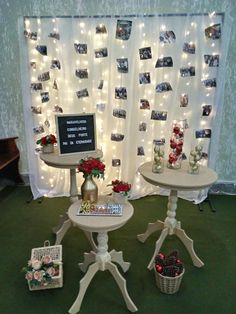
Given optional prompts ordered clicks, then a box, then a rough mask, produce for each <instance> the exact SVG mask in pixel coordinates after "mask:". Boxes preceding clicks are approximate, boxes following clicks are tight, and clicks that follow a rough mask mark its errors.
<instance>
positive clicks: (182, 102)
mask: <svg viewBox="0 0 236 314" xmlns="http://www.w3.org/2000/svg"><path fill="white" fill-rule="evenodd" d="M179 99H180V107H187V106H188V94H181V95H180V97H179Z"/></svg>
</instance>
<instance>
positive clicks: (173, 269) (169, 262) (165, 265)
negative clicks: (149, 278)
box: [155, 251, 184, 277]
mask: <svg viewBox="0 0 236 314" xmlns="http://www.w3.org/2000/svg"><path fill="white" fill-rule="evenodd" d="M155 269H156V271H157V272H158V273H159V274H161V275H163V276H167V277H176V276H179V275H180V274H181V273H182V272H183V269H184V266H183V263H182V262H181V260H180V259H179V258H178V252H177V251H173V252H171V253H170V254H169V255H167V256H165V255H164V254H163V253H159V254H158V255H157V256H156V257H155Z"/></svg>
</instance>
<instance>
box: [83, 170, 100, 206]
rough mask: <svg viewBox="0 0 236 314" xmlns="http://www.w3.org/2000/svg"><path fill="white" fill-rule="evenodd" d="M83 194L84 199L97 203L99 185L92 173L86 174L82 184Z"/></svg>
mask: <svg viewBox="0 0 236 314" xmlns="http://www.w3.org/2000/svg"><path fill="white" fill-rule="evenodd" d="M81 196H82V200H83V201H90V202H91V203H96V202H97V200H98V187H97V184H96V183H95V182H94V180H93V177H92V176H91V175H88V176H86V177H85V179H84V182H83V183H82V185H81Z"/></svg>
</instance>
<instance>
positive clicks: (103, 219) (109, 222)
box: [68, 200, 137, 314]
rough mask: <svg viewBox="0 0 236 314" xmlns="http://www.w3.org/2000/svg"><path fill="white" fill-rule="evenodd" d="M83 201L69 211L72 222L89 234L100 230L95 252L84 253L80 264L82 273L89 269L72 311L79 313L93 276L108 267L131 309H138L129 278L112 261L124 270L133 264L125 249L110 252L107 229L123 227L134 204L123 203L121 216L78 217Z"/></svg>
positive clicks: (81, 281)
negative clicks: (129, 284) (124, 258)
mask: <svg viewBox="0 0 236 314" xmlns="http://www.w3.org/2000/svg"><path fill="white" fill-rule="evenodd" d="M80 204H81V200H79V201H78V202H76V203H74V204H72V205H71V206H70V208H69V210H68V216H69V218H70V220H71V221H72V223H73V225H75V226H77V227H79V228H80V229H81V230H83V231H85V232H90V233H92V232H97V233H98V235H97V242H98V246H97V250H96V252H94V251H91V252H90V253H84V262H83V263H80V264H79V266H80V269H81V270H82V271H83V272H86V270H87V268H88V270H87V272H86V274H85V276H84V277H83V278H82V279H81V280H80V290H79V294H78V296H77V298H76V300H75V302H74V303H73V305H72V306H71V308H70V309H69V313H70V314H75V313H77V312H79V310H80V307H81V303H82V301H83V298H84V295H85V292H86V290H87V288H88V286H89V284H90V282H91V280H92V278H93V277H94V275H95V274H96V272H98V271H99V270H101V271H105V270H108V271H109V272H110V273H111V275H112V276H113V278H114V279H115V281H116V283H117V285H118V287H119V288H120V291H121V293H122V296H123V298H124V301H125V303H126V306H127V308H128V310H129V311H131V312H136V311H137V307H136V306H135V304H134V303H133V301H132V300H131V298H130V296H129V294H128V291H127V288H126V280H125V279H124V278H123V277H122V275H121V274H120V272H119V270H118V268H117V266H116V265H115V264H114V263H113V262H116V263H117V264H119V265H120V266H121V268H122V269H123V271H124V272H126V271H127V270H128V269H129V267H130V263H128V262H124V260H123V253H122V252H117V251H115V250H112V251H110V252H108V232H109V231H113V230H116V229H118V228H121V227H122V226H123V225H125V224H126V223H127V221H128V220H129V219H130V218H131V217H132V216H133V212H134V209H133V206H132V205H131V204H130V203H128V202H127V203H126V204H122V205H123V215H122V216H116V217H114V216H77V215H76V213H77V211H78V209H79V207H80ZM90 264H91V265H90Z"/></svg>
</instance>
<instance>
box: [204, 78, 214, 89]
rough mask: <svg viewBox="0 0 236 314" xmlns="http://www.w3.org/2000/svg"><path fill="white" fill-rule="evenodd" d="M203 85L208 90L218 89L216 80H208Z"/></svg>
mask: <svg viewBox="0 0 236 314" xmlns="http://www.w3.org/2000/svg"><path fill="white" fill-rule="evenodd" d="M202 83H203V85H204V86H205V87H207V88H211V87H216V79H215V78H213V79H206V80H203V81H202Z"/></svg>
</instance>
